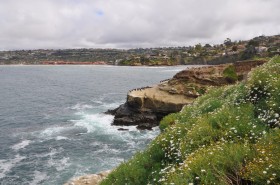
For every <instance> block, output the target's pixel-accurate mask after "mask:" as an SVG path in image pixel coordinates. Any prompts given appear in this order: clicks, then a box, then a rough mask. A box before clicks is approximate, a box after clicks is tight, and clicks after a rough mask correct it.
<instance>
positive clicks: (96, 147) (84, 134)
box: [0, 66, 186, 185]
mask: <svg viewBox="0 0 280 185" xmlns="http://www.w3.org/2000/svg"><path fill="white" fill-rule="evenodd" d="M184 68H186V66H176V67H115V66H0V184H1V185H25V184H28V185H29V184H30V185H35V184H44V185H61V184H63V183H65V182H67V181H68V180H70V179H71V178H74V177H77V176H81V175H85V174H92V173H97V172H100V171H103V170H109V169H113V168H114V167H116V166H117V165H118V164H120V163H121V162H124V161H127V160H128V159H129V158H131V157H132V155H133V154H134V153H135V152H137V151H139V150H143V149H144V148H145V146H146V145H147V144H148V143H149V142H150V141H151V140H152V139H153V138H154V137H155V136H156V135H158V134H159V130H158V128H154V129H153V131H139V130H137V129H135V127H128V129H129V131H118V128H120V127H118V126H111V122H112V120H113V116H111V115H106V114H104V113H103V112H105V111H106V110H108V109H113V108H116V107H118V105H120V104H122V103H124V102H125V100H126V94H127V92H128V91H129V90H130V89H134V88H139V87H144V86H149V85H154V84H157V83H159V82H160V81H161V80H164V79H167V78H171V77H172V76H173V75H175V74H176V72H178V71H180V70H182V69H184Z"/></svg>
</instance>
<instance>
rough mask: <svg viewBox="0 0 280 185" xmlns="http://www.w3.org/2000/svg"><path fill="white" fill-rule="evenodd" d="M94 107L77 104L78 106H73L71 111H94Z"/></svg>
mask: <svg viewBox="0 0 280 185" xmlns="http://www.w3.org/2000/svg"><path fill="white" fill-rule="evenodd" d="M92 108H93V106H92V105H88V104H83V103H77V104H76V105H74V106H72V107H71V109H73V110H84V109H92Z"/></svg>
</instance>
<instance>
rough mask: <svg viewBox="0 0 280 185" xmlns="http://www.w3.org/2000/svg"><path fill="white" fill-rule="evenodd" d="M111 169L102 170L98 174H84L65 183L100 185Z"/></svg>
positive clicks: (72, 184) (68, 184) (71, 184)
mask: <svg viewBox="0 0 280 185" xmlns="http://www.w3.org/2000/svg"><path fill="white" fill-rule="evenodd" d="M110 172H111V171H110V170H108V171H104V172H100V173H98V174H90V175H84V176H81V177H77V178H75V179H72V180H71V181H69V182H67V183H65V184H64V185H89V184H90V185H98V184H100V182H101V181H102V180H103V179H104V178H106V177H107V176H108V175H109V173H110Z"/></svg>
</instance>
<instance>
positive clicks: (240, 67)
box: [108, 60, 266, 129]
mask: <svg viewBox="0 0 280 185" xmlns="http://www.w3.org/2000/svg"><path fill="white" fill-rule="evenodd" d="M265 62H266V61H264V60H257V61H240V62H236V63H234V64H223V65H216V66H204V67H198V68H187V69H185V70H183V71H181V72H179V73H177V74H176V75H175V76H174V77H173V78H171V79H168V80H165V81H162V82H160V83H159V84H158V85H156V86H153V87H144V88H138V89H134V90H131V91H129V93H128V94H127V101H126V103H124V104H122V105H120V106H119V107H118V108H117V109H115V110H109V111H108V112H109V113H111V114H113V115H115V118H114V121H113V123H112V124H113V125H122V126H130V125H137V128H139V129H151V128H152V127H154V126H157V125H158V124H159V121H160V120H161V119H162V117H164V116H166V115H167V114H170V113H174V112H179V111H180V110H181V109H182V107H183V106H184V105H187V104H191V103H192V102H193V101H194V100H195V99H196V98H197V97H198V96H200V95H202V94H204V93H205V92H206V91H207V88H208V87H209V86H223V85H227V84H233V83H235V82H237V81H242V80H245V79H246V78H247V74H248V73H249V72H250V71H251V69H252V68H254V67H257V66H259V65H262V64H264V63H265Z"/></svg>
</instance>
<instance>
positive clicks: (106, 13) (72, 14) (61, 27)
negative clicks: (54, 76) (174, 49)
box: [0, 0, 280, 50]
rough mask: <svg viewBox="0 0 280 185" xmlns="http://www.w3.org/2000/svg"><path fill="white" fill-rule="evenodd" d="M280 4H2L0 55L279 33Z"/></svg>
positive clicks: (138, 0)
mask: <svg viewBox="0 0 280 185" xmlns="http://www.w3.org/2000/svg"><path fill="white" fill-rule="evenodd" d="M279 7H280V0H0V50H17V49H66V48H118V49H128V48H140V47H141V48H150V47H168V46H189V45H195V44H197V43H201V44H206V43H209V44H219V43H223V41H224V40H225V39H226V38H230V39H231V40H233V41H235V40H246V39H251V38H253V37H256V36H260V35H267V36H269V35H277V34H280V13H279Z"/></svg>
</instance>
